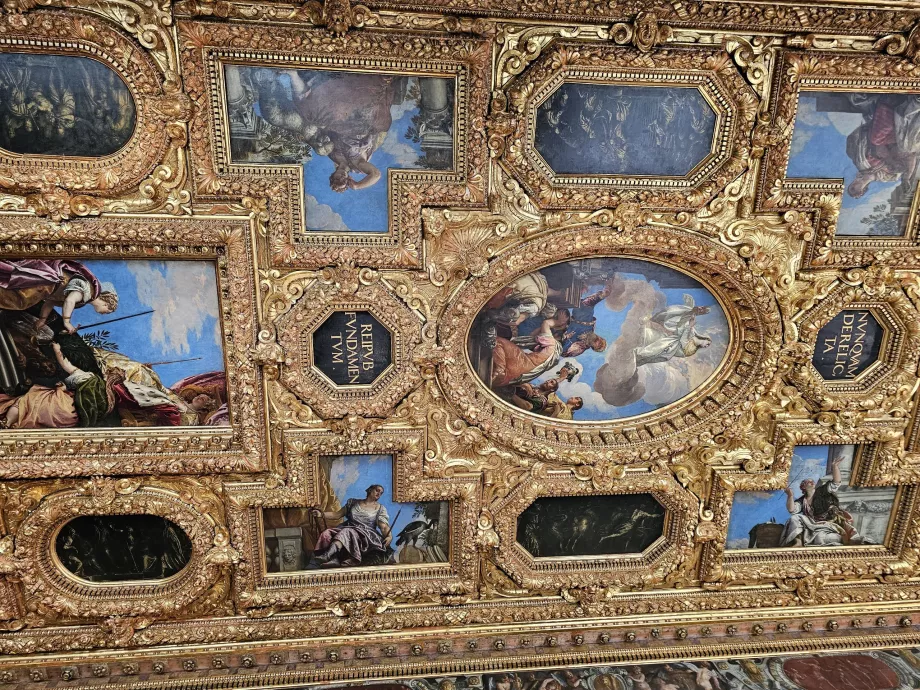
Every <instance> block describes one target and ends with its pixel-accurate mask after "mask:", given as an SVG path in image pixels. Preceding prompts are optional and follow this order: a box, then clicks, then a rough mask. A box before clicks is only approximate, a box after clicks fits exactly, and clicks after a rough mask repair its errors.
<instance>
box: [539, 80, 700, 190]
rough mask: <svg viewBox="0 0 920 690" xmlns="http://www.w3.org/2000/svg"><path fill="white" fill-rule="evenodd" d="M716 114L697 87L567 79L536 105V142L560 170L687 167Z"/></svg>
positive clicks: (666, 172)
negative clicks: (579, 81) (593, 82)
mask: <svg viewBox="0 0 920 690" xmlns="http://www.w3.org/2000/svg"><path fill="white" fill-rule="evenodd" d="M715 130H716V114H715V112H714V111H713V109H712V107H711V106H710V105H709V103H708V102H707V101H706V98H705V97H704V96H703V94H702V93H701V92H700V90H699V89H696V88H694V87H687V86H685V87H660V86H629V85H622V84H585V83H578V82H567V83H565V84H562V85H561V86H560V87H559V88H558V89H556V90H555V91H554V92H553V93H552V94H551V95H550V96H549V98H547V99H546V100H545V101H543V103H541V104H540V106H539V107H538V109H537V123H536V131H535V139H534V145H535V147H536V149H537V151H538V152H539V153H540V155H541V156H543V159H544V160H545V161H546V163H547V164H548V165H549V167H550V168H552V169H553V171H554V172H556V173H557V174H562V175H654V176H664V177H683V176H685V175H688V174H689V173H690V172H691V171H692V170H693V169H694V168H695V167H696V166H697V165H699V164H700V163H701V162H702V161H703V159H705V158H706V157H707V156H708V155H709V154H710V153H711V152H712V147H713V138H714V136H715Z"/></svg>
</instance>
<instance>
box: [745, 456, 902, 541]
mask: <svg viewBox="0 0 920 690" xmlns="http://www.w3.org/2000/svg"><path fill="white" fill-rule="evenodd" d="M859 449H860V447H858V446H853V445H842V446H796V448H795V451H794V454H793V456H792V463H791V465H790V469H789V480H788V484H787V486H786V488H785V489H783V490H782V491H738V492H735V496H734V499H733V501H732V512H731V516H730V519H729V525H728V543H727V547H728V548H729V549H747V548H754V549H764V548H778V547H790V546H792V547H794V546H800V547H806V546H837V547H840V546H859V545H874V544H884V542H885V536H886V533H887V530H888V523H889V521H890V518H891V513H892V508H893V506H894V501H895V496H896V494H897V489H896V488H895V487H881V488H875V487H857V486H853V485H852V483H853V478H854V477H853V470H854V467H855V464H856V463H855V460H856V458H857V455H858V451H859ZM777 516H779V517H777Z"/></svg>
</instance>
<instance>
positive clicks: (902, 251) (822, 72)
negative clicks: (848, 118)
mask: <svg viewBox="0 0 920 690" xmlns="http://www.w3.org/2000/svg"><path fill="white" fill-rule="evenodd" d="M773 73H774V75H775V76H774V86H773V90H772V95H771V100H770V109H769V112H770V113H771V115H772V118H771V119H768V120H767V121H766V123H765V126H766V127H767V128H768V129H769V130H770V131H771V132H772V135H773V136H775V137H776V139H777V143H776V144H775V145H772V146H769V147H767V149H766V155H765V156H764V159H763V164H762V168H761V172H760V176H759V179H758V187H757V204H758V206H759V207H760V208H762V209H764V210H769V211H785V210H800V211H807V212H809V213H811V214H812V215H813V226H814V228H815V232H814V237H813V238H812V239H811V240H809V241H808V242H807V243H806V246H805V251H804V258H803V263H804V265H805V266H810V267H817V266H826V265H833V266H835V267H839V268H849V267H856V266H865V265H867V264H870V263H877V264H880V265H886V266H898V267H901V266H903V267H905V268H906V267H912V266H917V265H918V264H920V213H918V212H917V204H918V203H920V201H918V198H920V194H916V193H915V198H914V203H913V206H912V208H913V211H912V212H911V214H910V217H909V227H907V228H905V234H904V235H903V236H902V237H884V236H869V235H853V236H838V235H835V230H836V227H837V218H838V215H839V213H840V207H841V203H842V199H843V193H844V189H843V185H842V184H841V183H840V182H837V181H834V180H821V179H806V178H787V177H786V168H787V165H788V163H789V152H790V148H791V146H792V133H793V126H794V124H795V116H796V110H797V107H798V99H799V93H800V92H801V91H818V90H831V91H834V90H837V91H858V90H862V91H869V92H873V93H886V92H887V93H890V92H899V91H909V90H915V91H920V65H917V64H914V63H912V62H911V61H910V60H907V59H903V58H899V57H894V56H890V55H879V54H856V55H852V54H850V55H847V54H841V53H819V52H811V53H808V54H804V53H798V52H792V51H783V52H781V53H780V54H779V56H778V57H777V62H776V66H775V68H774V72H773Z"/></svg>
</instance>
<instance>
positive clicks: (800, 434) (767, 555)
mask: <svg viewBox="0 0 920 690" xmlns="http://www.w3.org/2000/svg"><path fill="white" fill-rule="evenodd" d="M890 435H891V427H887V428H886V427H885V426H882V425H879V426H877V427H876V428H875V429H872V428H871V427H867V428H865V429H863V430H862V433H861V434H860V437H861V438H862V439H863V442H862V443H858V444H857V445H860V446H862V448H861V452H860V454H859V456H858V457H857V458H856V460H855V461H854V467H853V473H852V477H853V478H854V479H855V481H854V482H853V483H852V485H854V486H886V485H892V484H894V483H895V482H894V481H893V480H892V478H891V477H890V476H889V477H884V476H883V473H882V472H880V471H879V470H880V463H879V462H878V461H877V460H876V458H877V456H879V455H883V454H885V453H890V452H891V451H892V448H891V445H892V444H891V441H890ZM852 439H853V435H852V434H847V433H840V432H838V431H835V430H831V429H827V428H825V427H823V426H822V425H820V424H807V423H805V424H802V423H790V424H780V425H778V426H777V428H776V435H775V438H774V445H775V447H776V454H775V458H774V462H773V465H772V468H771V469H772V471H771V473H770V474H769V475H760V476H758V475H757V474H739V473H737V472H733V471H719V472H717V473H716V479H715V481H714V484H713V489H712V493H711V495H710V502H709V506H710V509H711V510H712V511H713V513H714V518H713V519H714V521H715V522H716V524H717V525H719V526H720V527H722V528H723V529H722V530H720V534H724V530H725V529H727V527H728V520H729V516H730V513H731V502H732V497H733V496H734V492H735V491H758V490H773V489H777V488H782V487H783V486H785V485H786V482H785V479H786V477H787V475H788V472H789V465H790V462H791V461H792V453H793V450H794V448H795V446H797V445H824V444H833V443H851V442H852ZM872 441H877V442H878V443H877V444H876V445H871V446H870V445H867V442H869V443H871V442H872ZM917 496H918V494H917V491H916V487H915V486H903V487H902V488H901V490H900V491H899V493H898V495H897V496H896V498H895V505H894V507H893V508H892V513H891V518H890V521H889V528H888V532H889V538H888V540H887V543H886V544H885V545H881V546H859V547H841V548H833V547H822V548H818V547H807V548H785V549H753V550H747V549H744V550H740V551H734V550H731V551H730V550H726V549H725V548H724V540H723V541H712V542H710V543H709V544H708V545H707V547H706V550H705V551H704V555H703V559H702V560H703V567H702V569H701V570H702V572H703V573H704V575H703V577H704V579H707V580H709V579H711V580H720V581H723V582H733V583H736V584H743V583H744V582H748V581H752V580H758V581H762V580H763V579H764V578H770V579H773V580H776V581H786V580H788V581H791V582H794V581H796V580H797V579H800V578H806V579H807V578H812V579H813V578H815V577H819V578H825V579H829V578H834V577H837V578H839V577H847V578H848V579H851V580H856V579H860V578H866V577H890V576H892V575H895V574H897V573H898V572H901V571H903V570H905V569H908V568H912V567H914V563H915V558H916V557H915V555H914V553H913V552H912V550H911V549H910V548H908V547H907V544H908V543H909V542H910V541H911V540H912V539H913V538H914V537H913V532H914V530H915V529H916V525H915V524H913V523H914V522H915V521H913V520H911V519H910V516H911V515H912V514H913V512H914V510H915V509H916V501H917Z"/></svg>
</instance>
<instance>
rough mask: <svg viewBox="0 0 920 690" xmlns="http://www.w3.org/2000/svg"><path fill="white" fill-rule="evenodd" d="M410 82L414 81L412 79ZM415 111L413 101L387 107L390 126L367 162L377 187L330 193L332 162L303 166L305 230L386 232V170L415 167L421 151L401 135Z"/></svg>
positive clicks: (321, 159) (322, 160)
mask: <svg viewBox="0 0 920 690" xmlns="http://www.w3.org/2000/svg"><path fill="white" fill-rule="evenodd" d="M411 81H413V82H414V81H416V80H415V79H414V78H413V79H412V80H411ZM418 110H419V109H418V106H417V105H415V101H414V100H413V101H411V102H405V103H402V104H400V105H393V106H391V107H390V113H391V115H392V116H393V126H392V127H390V131H389V132H388V133H387V137H386V139H384V141H383V144H382V145H381V146H380V148H378V149H377V150H376V151H374V153H373V155H372V156H371V160H370V162H371V163H373V164H374V165H376V166H377V168H378V169H379V170H380V172H381V173H382V174H383V177H382V178H381V179H380V181H379V182H378V183H377V184H375V185H373V186H371V187H368V188H367V189H358V190H355V189H348V190H345V191H344V192H342V193H338V192H333V191H332V188H331V187H330V186H329V176H330V175H331V174H332V173H333V171H334V170H335V164H334V163H333V162H332V160H330V159H329V158H326V157H325V156H317V155H314V156H313V157H312V158H311V159H310V160H309V161H307V162H306V163H304V165H303V173H304V193H305V195H306V216H307V229H308V230H326V231H329V230H338V231H347V230H350V231H352V232H386V231H387V230H388V229H389V228H388V220H389V216H388V214H387V198H388V187H389V185H388V182H387V180H388V176H387V170H389V169H390V168H402V169H407V168H417V167H419V166H418V163H417V160H418V157H419V156H420V155H422V148H421V146H420V145H419V144H417V143H415V142H414V141H411V140H410V139H406V136H405V135H406V130H407V129H408V128H409V125H410V124H411V121H412V116H413V115H416V114H417V113H418ZM352 177H360V175H355V174H354V173H353V174H352ZM324 206H325V208H323V207H324ZM336 215H337V216H338V219H336Z"/></svg>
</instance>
